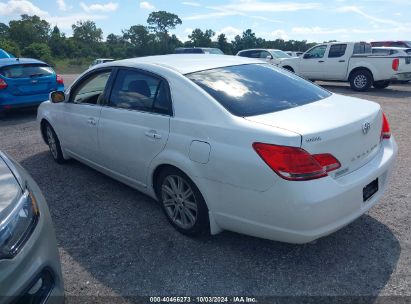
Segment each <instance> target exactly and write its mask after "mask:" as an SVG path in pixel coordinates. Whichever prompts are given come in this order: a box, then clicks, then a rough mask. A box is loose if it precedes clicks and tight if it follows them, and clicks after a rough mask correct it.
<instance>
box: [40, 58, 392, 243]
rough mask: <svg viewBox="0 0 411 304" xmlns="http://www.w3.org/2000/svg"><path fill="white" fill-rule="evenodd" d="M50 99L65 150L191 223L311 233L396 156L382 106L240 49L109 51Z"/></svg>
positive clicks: (344, 212)
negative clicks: (113, 57) (106, 58)
mask: <svg viewBox="0 0 411 304" xmlns="http://www.w3.org/2000/svg"><path fill="white" fill-rule="evenodd" d="M50 100H51V101H47V102H44V103H42V104H41V105H40V108H39V111H38V121H39V125H40V130H41V134H42V136H43V138H44V141H45V142H46V143H47V144H48V145H49V148H50V151H51V155H52V157H53V158H54V160H55V161H56V162H58V163H63V162H64V161H65V160H67V159H69V158H74V159H77V160H79V161H81V162H83V163H85V164H87V165H89V166H90V167H92V168H94V169H96V170H99V171H101V172H103V173H105V174H107V175H109V176H111V177H112V178H115V179H117V180H119V181H121V182H123V183H125V184H127V185H130V186H131V187H134V188H135V189H138V190H140V191H142V192H144V193H146V194H148V195H150V196H151V197H153V198H155V199H157V200H158V201H159V202H160V204H161V206H162V209H163V211H164V213H165V215H166V217H167V219H168V220H169V222H170V223H171V225H172V226H174V227H175V228H176V229H177V230H178V231H180V232H182V233H184V234H187V235H197V234H200V233H202V232H211V234H216V233H218V232H220V231H222V230H231V231H235V232H239V233H244V234H248V235H252V236H257V237H262V238H267V239H272V240H279V241H284V242H291V243H305V242H309V241H312V240H314V239H317V238H319V237H322V236H324V235H327V234H330V233H332V232H333V231H336V230H338V229H340V228H341V227H343V226H345V225H347V224H348V223H350V222H352V221H353V220H355V219H356V218H358V217H359V216H361V215H362V214H363V213H364V212H366V211H367V210H368V209H369V208H371V207H372V206H373V205H375V204H376V203H377V201H378V200H379V199H380V198H381V196H382V194H383V192H384V190H385V189H386V188H387V183H388V177H389V175H390V171H391V169H392V167H393V164H394V159H395V157H396V154H397V145H396V143H395V141H394V138H393V136H392V135H391V132H390V126H389V123H388V120H387V117H386V116H385V115H384V113H383V112H382V111H381V107H380V106H379V105H378V104H376V103H374V102H371V101H366V100H361V99H357V98H351V97H345V96H341V95H337V94H333V93H330V92H328V91H326V90H324V89H322V88H321V87H319V86H317V85H315V84H312V83H310V82H308V81H306V80H304V79H302V78H300V77H298V76H296V75H294V74H292V73H289V72H287V71H286V70H283V69H281V68H276V67H274V66H272V65H270V64H268V63H264V62H261V61H259V60H255V59H250V58H243V57H239V56H223V55H222V56H218V57H216V56H212V55H166V56H154V57H144V58H136V59H127V60H122V61H116V62H113V63H105V64H101V65H99V66H96V67H95V68H93V69H91V70H88V71H86V72H85V73H83V74H82V75H81V76H80V77H79V78H78V79H77V80H76V81H75V82H74V84H73V85H72V86H71V87H70V88H69V89H68V91H66V92H65V93H64V92H53V93H52V94H50Z"/></svg>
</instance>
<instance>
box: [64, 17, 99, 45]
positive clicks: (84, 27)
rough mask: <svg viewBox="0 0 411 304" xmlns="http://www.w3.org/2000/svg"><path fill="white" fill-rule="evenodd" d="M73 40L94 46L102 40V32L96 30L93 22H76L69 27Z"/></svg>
mask: <svg viewBox="0 0 411 304" xmlns="http://www.w3.org/2000/svg"><path fill="white" fill-rule="evenodd" d="M71 28H72V29H73V38H74V39H76V40H77V41H81V42H84V43H91V44H95V43H97V42H100V41H101V40H102V39H103V31H102V30H101V28H97V26H96V23H95V22H94V21H90V20H87V21H77V22H76V24H73V25H72V26H71Z"/></svg>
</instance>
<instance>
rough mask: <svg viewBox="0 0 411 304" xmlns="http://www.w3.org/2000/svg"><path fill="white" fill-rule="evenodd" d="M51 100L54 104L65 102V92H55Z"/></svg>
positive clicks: (51, 94)
mask: <svg viewBox="0 0 411 304" xmlns="http://www.w3.org/2000/svg"><path fill="white" fill-rule="evenodd" d="M49 100H50V101H51V102H52V103H60V102H64V101H65V100H66V95H65V94H64V92H63V91H54V92H51V93H50V95H49Z"/></svg>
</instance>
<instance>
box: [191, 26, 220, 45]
mask: <svg viewBox="0 0 411 304" xmlns="http://www.w3.org/2000/svg"><path fill="white" fill-rule="evenodd" d="M214 35H215V32H214V31H212V30H206V31H205V32H203V31H202V30H200V29H198V28H196V29H195V30H193V32H192V33H191V34H190V35H188V38H189V39H190V44H191V45H192V46H201V47H211V45H212V41H211V37H213V36H214Z"/></svg>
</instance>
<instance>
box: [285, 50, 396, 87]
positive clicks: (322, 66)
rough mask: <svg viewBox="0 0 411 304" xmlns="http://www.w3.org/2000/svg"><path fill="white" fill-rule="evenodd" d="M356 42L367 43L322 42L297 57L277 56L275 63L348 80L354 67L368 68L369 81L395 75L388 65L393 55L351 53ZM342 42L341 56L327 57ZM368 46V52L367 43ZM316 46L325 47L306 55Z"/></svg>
mask: <svg viewBox="0 0 411 304" xmlns="http://www.w3.org/2000/svg"><path fill="white" fill-rule="evenodd" d="M356 44H363V45H367V44H365V43H356V42H333V43H322V44H319V45H316V46H314V47H313V48H311V49H309V50H308V51H307V52H305V53H304V54H303V55H302V56H300V57H298V58H290V59H284V60H281V63H280V65H279V66H281V67H284V68H286V69H289V70H291V71H293V72H294V73H296V74H297V75H299V76H302V77H304V78H306V79H311V80H325V81H327V80H329V81H349V80H350V76H351V75H352V73H353V72H354V71H356V70H358V69H365V70H368V71H369V72H370V73H371V75H372V78H373V81H389V80H391V79H394V78H395V76H394V75H395V74H397V71H395V70H394V69H393V68H392V64H393V60H394V59H393V58H387V57H385V56H372V55H371V54H370V53H368V54H367V53H362V54H354V46H355V45H356ZM342 45H345V46H346V49H345V52H341V54H340V55H341V56H334V57H330V50H331V48H335V47H337V46H342ZM368 46H369V48H370V52H371V46H370V45H368ZM319 48H325V52H324V53H323V54H322V56H321V57H319V56H314V57H309V54H311V53H313V52H315V49H319ZM400 66H401V63H400Z"/></svg>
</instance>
